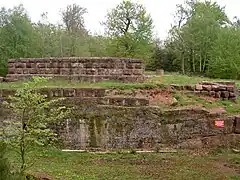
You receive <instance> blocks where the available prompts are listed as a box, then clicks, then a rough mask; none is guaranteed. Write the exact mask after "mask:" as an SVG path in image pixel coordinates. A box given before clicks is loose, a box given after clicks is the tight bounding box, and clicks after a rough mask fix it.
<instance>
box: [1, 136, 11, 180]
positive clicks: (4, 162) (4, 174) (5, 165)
mask: <svg viewBox="0 0 240 180" xmlns="http://www.w3.org/2000/svg"><path fill="white" fill-rule="evenodd" d="M6 150H7V145H6V144H5V143H4V141H3V140H0V180H7V179H9V176H10V164H9V162H8V159H7V157H6Z"/></svg>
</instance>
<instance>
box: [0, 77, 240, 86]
mask: <svg viewBox="0 0 240 180" xmlns="http://www.w3.org/2000/svg"><path fill="white" fill-rule="evenodd" d="M201 81H224V80H219V79H209V78H203V77H196V76H194V77H190V76H184V75H168V76H162V77H151V78H150V79H149V80H148V81H147V82H145V83H120V82H99V83H79V82H74V81H73V82H71V81H59V80H58V81H49V82H48V83H46V84H43V85H42V86H40V87H66V88H67V87H79V88H84V87H95V88H96V87H106V88H120V89H137V88H148V87H158V86H161V85H169V84H196V83H198V82H201ZM225 81H229V80H225ZM236 83H237V85H238V87H239V88H240V81H236ZM22 85H23V83H22V82H14V83H0V88H19V87H22Z"/></svg>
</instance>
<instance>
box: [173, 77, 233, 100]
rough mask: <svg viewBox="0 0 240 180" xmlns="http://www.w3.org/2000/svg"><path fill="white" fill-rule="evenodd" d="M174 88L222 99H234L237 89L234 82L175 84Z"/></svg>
mask: <svg viewBox="0 0 240 180" xmlns="http://www.w3.org/2000/svg"><path fill="white" fill-rule="evenodd" d="M171 87H172V88H173V89H176V90H185V91H188V92H190V93H194V94H196V95H204V96H210V97H214V98H221V99H224V100H232V101H235V100H236V96H237V93H236V91H237V89H236V84H235V82H202V83H199V84H196V85H175V84H172V85H171Z"/></svg>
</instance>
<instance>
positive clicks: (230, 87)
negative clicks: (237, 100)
mask: <svg viewBox="0 0 240 180" xmlns="http://www.w3.org/2000/svg"><path fill="white" fill-rule="evenodd" d="M234 90H235V88H234V87H233V86H227V91H229V92H234Z"/></svg>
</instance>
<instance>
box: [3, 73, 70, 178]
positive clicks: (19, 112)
mask: <svg viewBox="0 0 240 180" xmlns="http://www.w3.org/2000/svg"><path fill="white" fill-rule="evenodd" d="M46 81H47V79H45V78H40V77H34V78H33V80H32V81H29V82H26V83H24V86H23V88H20V89H18V90H17V92H16V94H15V95H14V96H12V97H10V100H9V102H4V103H5V105H6V107H7V108H8V109H10V110H11V113H10V114H9V116H7V118H6V120H5V123H6V127H5V128H4V133H3V134H4V140H5V142H7V143H8V144H10V145H11V147H12V148H13V150H16V151H17V152H18V153H19V155H20V156H21V174H23V173H24V172H25V169H26V167H27V163H28V162H26V156H27V154H28V153H29V152H30V151H31V150H32V148H33V147H34V146H44V145H48V144H50V143H52V142H54V141H55V140H56V134H55V133H54V132H53V131H52V130H51V129H49V126H48V125H49V124H50V123H57V122H58V121H60V120H62V119H64V118H65V117H66V116H67V115H68V114H69V112H70V111H69V110H68V109H67V108H66V107H65V106H60V107H59V106H57V105H56V103H57V102H59V100H61V99H53V100H49V101H48V100H47V98H46V96H45V95H41V94H39V93H37V92H36V91H35V87H36V86H37V85H39V84H42V83H45V82H46Z"/></svg>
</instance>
